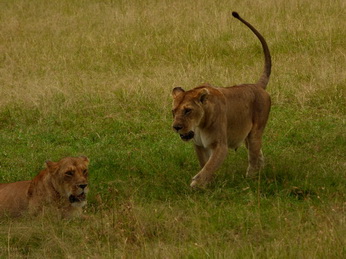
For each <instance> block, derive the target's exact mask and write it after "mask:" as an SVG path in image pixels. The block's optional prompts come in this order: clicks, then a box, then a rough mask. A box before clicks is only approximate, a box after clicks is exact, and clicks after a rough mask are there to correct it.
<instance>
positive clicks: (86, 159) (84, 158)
mask: <svg viewBox="0 0 346 259" xmlns="http://www.w3.org/2000/svg"><path fill="white" fill-rule="evenodd" d="M80 158H82V159H83V160H84V161H85V163H86V164H87V165H88V164H89V162H90V160H89V158H87V157H86V156H80Z"/></svg>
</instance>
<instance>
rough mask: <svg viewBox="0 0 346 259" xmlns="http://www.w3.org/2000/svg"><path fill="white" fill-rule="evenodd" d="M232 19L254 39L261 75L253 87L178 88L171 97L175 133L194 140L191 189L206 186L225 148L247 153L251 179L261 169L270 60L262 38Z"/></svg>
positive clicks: (219, 162)
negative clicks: (241, 148)
mask: <svg viewBox="0 0 346 259" xmlns="http://www.w3.org/2000/svg"><path fill="white" fill-rule="evenodd" d="M232 14H233V16H234V17H235V18H237V19H238V20H240V21H241V22H242V23H244V24H245V25H246V26H247V27H249V28H250V29H251V30H252V31H253V32H254V34H255V35H256V36H257V37H258V39H259V40H260V42H261V44H262V48H263V52H264V61H265V62H264V71H263V73H262V75H261V77H260V79H259V80H258V82H257V83H255V84H242V85H235V86H232V87H225V88H216V87H212V86H210V85H201V86H199V87H196V88H194V89H192V90H189V91H185V90H183V89H182V88H180V87H176V88H174V89H173V91H172V96H173V110H172V112H173V118H174V121H173V128H174V130H175V131H176V132H177V133H179V134H180V137H181V138H182V139H183V140H185V141H188V140H193V143H194V147H195V151H196V154H197V157H198V160H199V163H200V166H201V168H202V169H201V170H200V172H199V173H198V174H197V175H196V176H194V177H193V179H192V182H191V186H192V187H195V186H204V185H205V184H207V183H208V182H209V181H210V180H211V178H212V177H213V174H214V172H215V171H216V170H217V169H218V168H219V167H220V166H221V164H222V162H223V161H224V160H225V158H226V156H227V153H228V148H231V149H237V148H238V147H239V146H240V145H241V144H242V143H244V142H245V145H246V147H247V149H248V159H249V166H248V169H247V172H246V175H247V176H253V175H255V174H256V173H257V172H258V171H259V169H260V168H261V167H262V166H263V163H264V158H263V154H262V150H261V146H262V135H263V131H264V128H265V126H266V123H267V120H268V117H269V111H270V106H271V101H270V96H269V94H268V93H267V92H266V91H265V88H266V86H267V84H268V82H269V77H270V73H271V57H270V53H269V48H268V46H267V43H266V41H265V40H264V38H263V36H262V35H261V34H260V33H259V32H258V31H257V30H256V29H255V28H254V27H253V26H252V25H251V24H249V23H248V22H246V21H245V20H243V19H242V18H241V17H240V16H239V15H238V14H237V13H235V12H233V13H232Z"/></svg>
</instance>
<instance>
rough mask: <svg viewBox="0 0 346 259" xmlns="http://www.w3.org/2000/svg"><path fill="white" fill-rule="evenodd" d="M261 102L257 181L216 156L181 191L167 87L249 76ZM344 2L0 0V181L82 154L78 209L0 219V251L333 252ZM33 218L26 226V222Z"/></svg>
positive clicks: (339, 194)
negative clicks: (266, 51)
mask: <svg viewBox="0 0 346 259" xmlns="http://www.w3.org/2000/svg"><path fill="white" fill-rule="evenodd" d="M234 10H235V11H238V12H239V13H240V14H241V15H242V16H243V17H244V18H245V19H246V20H248V21H249V22H251V23H252V24H253V25H254V26H255V27H256V28H257V29H258V30H259V31H260V32H261V33H262V34H263V35H264V36H265V38H266V39H267V42H268V44H269V47H270V50H271V53H272V56H273V73H272V77H271V81H270V84H269V86H268V91H269V92H270V94H271V96H272V99H273V107H272V112H271V115H270V121H269V123H268V126H267V129H266V132H265V138H264V147H263V149H264V153H265V157H266V162H267V165H266V167H265V169H264V170H263V171H262V173H261V178H260V179H259V180H248V179H245V178H244V177H243V174H244V172H245V170H246V166H247V161H246V160H247V155H246V151H245V149H239V150H238V151H237V152H233V151H230V154H229V156H228V158H227V160H226V162H225V163H224V164H223V166H222V168H221V169H220V170H219V171H218V173H217V176H216V177H215V179H214V182H213V183H212V184H211V185H210V186H209V187H208V188H207V189H206V190H195V191H194V190H191V189H190V188H189V182H190V179H191V177H192V176H193V175H195V174H196V172H197V171H198V163H197V159H196V158H195V155H194V153H193V148H192V147H191V146H190V145H188V144H186V143H182V142H181V141H180V140H179V138H178V137H177V136H176V135H175V134H174V132H173V131H172V130H171V126H170V125H171V112H170V110H171V97H170V92H171V90H172V88H173V87H175V86H182V87H184V88H186V89H191V88H193V87H195V86H197V85H199V84H201V83H205V82H209V83H211V84H213V85H216V86H229V85H233V84H236V83H246V82H255V81H257V79H258V78H259V75H260V73H261V71H262V66H263V55H262V51H261V47H260V44H259V42H258V40H257V39H256V38H255V37H254V35H253V34H252V33H251V32H250V31H249V30H248V29H247V28H246V27H245V26H244V25H242V24H241V23H239V21H237V20H235V19H233V18H232V17H231V15H230V13H231V11H234ZM344 10H345V3H344V1H341V0H340V1H338V0H335V1H310V2H309V1H299V0H292V1H283V0H276V1H271V0H270V1H264V0H259V1H256V2H254V1H247V0H246V1H236V0H234V1H223V0H222V1H202V0H197V1H180V0H176V1H154V0H146V1H135V0H130V1H121V0H116V1H111V0H109V1H106V0H105V1H92V0H83V1H56V2H52V1H45V0H38V1H20V0H13V1H0V50H1V51H0V143H1V146H0V182H12V181H18V180H24V179H31V178H32V177H33V176H34V175H36V174H37V172H38V171H39V170H40V169H41V168H42V164H43V162H44V161H45V160H47V159H52V160H58V159H59V158H60V157H62V156H68V155H80V154H84V155H87V156H88V157H89V158H90V160H91V168H90V175H91V176H90V177H91V179H90V185H91V193H90V196H89V205H88V207H87V209H86V214H87V215H88V216H89V219H88V220H85V221H80V220H74V221H61V220H58V219H56V218H55V217H54V216H52V215H43V216H42V217H38V218H35V219H30V218H20V219H7V218H2V219H0V257H30V258H31V257H33V258H35V257H38V256H42V255H44V256H46V257H71V258H79V257H105V258H108V257H109V258H111V257H128V258H180V257H181V258H186V257H188V258H208V257H211V258H219V257H221V258H222V257H227V258H248V257H254V258H257V257H259V258H302V257H308V258H343V257H345V254H346V251H345V247H346V242H345V241H346V240H345V236H346V227H345V220H346V218H345V215H346V214H345V205H346V197H345V193H346V188H345V186H346V174H345V171H346V160H345V153H346V148H345V147H346V141H345V139H346V136H345V120H346V118H345V113H346V109H345V95H346V93H345V89H346V84H345V78H346V75H345V69H344V68H345V65H346V62H345V54H346V50H345V40H344V34H345V31H344V28H345V25H346V24H345V20H344V18H343V15H344ZM33 221H34V223H33Z"/></svg>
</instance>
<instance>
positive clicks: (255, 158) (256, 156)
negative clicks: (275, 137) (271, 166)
mask: <svg viewBox="0 0 346 259" xmlns="http://www.w3.org/2000/svg"><path fill="white" fill-rule="evenodd" d="M245 145H246V147H247V149H248V160H249V165H248V168H247V171H246V177H252V176H255V175H256V174H257V173H258V171H259V170H260V169H261V168H262V167H263V166H264V156H263V153H262V149H261V146H262V139H261V137H259V136H257V137H254V136H249V137H248V138H247V139H246V141H245Z"/></svg>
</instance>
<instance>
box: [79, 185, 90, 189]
mask: <svg viewBox="0 0 346 259" xmlns="http://www.w3.org/2000/svg"><path fill="white" fill-rule="evenodd" d="M87 186H88V185H87V184H80V185H78V187H79V188H82V189H83V190H84V188H85V187H87Z"/></svg>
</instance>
